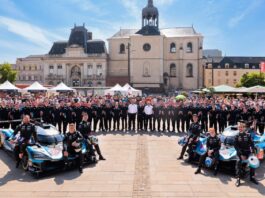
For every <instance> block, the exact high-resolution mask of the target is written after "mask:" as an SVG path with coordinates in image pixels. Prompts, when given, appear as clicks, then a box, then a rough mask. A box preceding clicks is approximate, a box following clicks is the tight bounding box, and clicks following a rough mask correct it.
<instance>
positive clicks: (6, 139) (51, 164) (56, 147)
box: [0, 124, 64, 175]
mask: <svg viewBox="0 0 265 198" xmlns="http://www.w3.org/2000/svg"><path fill="white" fill-rule="evenodd" d="M36 131H37V138H38V144H35V143H34V142H33V140H30V143H29V145H28V146H27V148H26V153H25V154H24V156H23V158H22V160H21V161H22V167H23V169H24V170H26V171H29V172H31V173H33V174H37V175H39V173H42V172H46V171H50V170H53V169H56V168H59V167H60V166H63V165H64V163H63V156H62V150H63V135H61V134H60V132H59V131H58V130H57V129H56V128H55V127H54V126H52V125H50V124H41V125H39V126H36ZM13 132H14V131H13V130H12V129H1V130H0V147H2V148H3V149H4V150H6V151H8V152H9V153H11V154H13V155H14V150H15V148H16V146H17V145H16V143H15V142H16V141H10V138H11V137H13ZM18 137H19V133H18V134H17V135H16V137H15V139H17V138H18Z"/></svg>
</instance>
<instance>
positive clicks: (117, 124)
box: [112, 102, 121, 131]
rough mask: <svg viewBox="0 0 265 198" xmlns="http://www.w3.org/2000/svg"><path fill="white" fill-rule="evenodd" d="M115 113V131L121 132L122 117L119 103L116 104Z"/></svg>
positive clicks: (113, 110)
mask: <svg viewBox="0 0 265 198" xmlns="http://www.w3.org/2000/svg"><path fill="white" fill-rule="evenodd" d="M112 113H113V131H119V130H120V116H121V109H120V108H119V103H118V102H115V106H114V107H113V109H112Z"/></svg>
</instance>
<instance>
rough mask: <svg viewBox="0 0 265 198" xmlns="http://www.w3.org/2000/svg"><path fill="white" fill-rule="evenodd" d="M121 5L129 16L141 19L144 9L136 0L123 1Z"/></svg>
mask: <svg viewBox="0 0 265 198" xmlns="http://www.w3.org/2000/svg"><path fill="white" fill-rule="evenodd" d="M121 3H122V5H123V7H125V8H126V9H127V11H128V14H129V15H131V16H133V17H134V18H136V17H137V18H139V16H140V14H141V11H142V8H141V7H140V6H139V4H138V3H137V1H136V0H121Z"/></svg>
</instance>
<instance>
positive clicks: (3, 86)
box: [0, 80, 20, 91]
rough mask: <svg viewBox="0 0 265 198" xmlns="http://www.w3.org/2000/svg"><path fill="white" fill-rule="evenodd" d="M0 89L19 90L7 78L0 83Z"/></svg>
mask: <svg viewBox="0 0 265 198" xmlns="http://www.w3.org/2000/svg"><path fill="white" fill-rule="evenodd" d="M0 90H1V91H18V90H20V89H19V88H17V87H16V86H15V85H13V84H12V83H10V82H9V81H8V80H7V81H5V82H4V83H3V84H1V85H0Z"/></svg>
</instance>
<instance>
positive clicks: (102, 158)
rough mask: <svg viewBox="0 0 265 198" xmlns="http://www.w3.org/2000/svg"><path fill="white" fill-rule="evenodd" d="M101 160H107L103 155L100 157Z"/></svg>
mask: <svg viewBox="0 0 265 198" xmlns="http://www.w3.org/2000/svg"><path fill="white" fill-rule="evenodd" d="M98 159H99V160H106V159H105V158H104V157H103V156H102V155H101V156H99V158H98Z"/></svg>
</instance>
